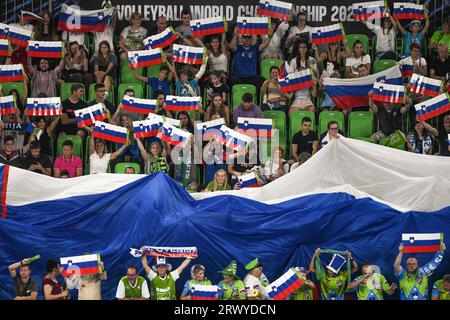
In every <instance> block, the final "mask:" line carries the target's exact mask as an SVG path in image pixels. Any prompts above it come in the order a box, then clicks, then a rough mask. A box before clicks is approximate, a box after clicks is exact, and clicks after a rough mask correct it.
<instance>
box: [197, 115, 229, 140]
mask: <svg viewBox="0 0 450 320" xmlns="http://www.w3.org/2000/svg"><path fill="white" fill-rule="evenodd" d="M224 124H225V119H224V118H220V119H216V120H211V121H206V122H201V123H197V124H196V127H197V131H199V132H201V134H202V138H203V141H208V140H211V138H212V137H214V136H217V135H220V134H221V132H220V127H222V125H224Z"/></svg>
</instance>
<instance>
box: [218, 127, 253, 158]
mask: <svg viewBox="0 0 450 320" xmlns="http://www.w3.org/2000/svg"><path fill="white" fill-rule="evenodd" d="M219 130H220V131H221V134H220V136H218V139H217V141H218V142H220V143H221V144H223V145H224V146H225V147H227V148H232V149H233V150H234V151H237V152H239V153H242V152H244V151H245V150H246V149H247V147H248V145H249V143H250V142H252V141H254V140H253V139H252V138H251V137H249V136H247V135H245V134H242V133H239V132H237V131H234V130H232V129H230V128H228V127H227V126H225V125H222V126H221V127H220V129H219Z"/></svg>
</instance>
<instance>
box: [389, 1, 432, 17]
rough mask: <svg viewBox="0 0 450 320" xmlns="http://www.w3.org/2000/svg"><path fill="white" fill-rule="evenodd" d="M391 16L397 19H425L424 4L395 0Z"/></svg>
mask: <svg viewBox="0 0 450 320" xmlns="http://www.w3.org/2000/svg"><path fill="white" fill-rule="evenodd" d="M393 17H394V18H395V19H397V20H405V19H408V20H409V19H412V20H425V9H424V5H423V4H415V3H409V2H395V3H394V14H393Z"/></svg>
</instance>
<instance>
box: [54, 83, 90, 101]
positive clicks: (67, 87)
mask: <svg viewBox="0 0 450 320" xmlns="http://www.w3.org/2000/svg"><path fill="white" fill-rule="evenodd" d="M72 85H73V83H69V82H67V83H63V84H62V85H61V90H60V96H61V101H64V100H66V99H67V98H70V96H71V95H72V92H71V88H72ZM81 85H82V86H83V88H84V97H83V100H85V101H86V87H85V86H84V84H82V83H81Z"/></svg>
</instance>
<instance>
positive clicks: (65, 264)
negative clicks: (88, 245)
mask: <svg viewBox="0 0 450 320" xmlns="http://www.w3.org/2000/svg"><path fill="white" fill-rule="evenodd" d="M99 261H100V255H99V254H87V255H83V256H75V257H65V258H60V263H61V267H62V268H63V269H64V271H63V272H62V275H63V277H70V276H74V275H88V274H98V273H100V272H101V268H100V265H99Z"/></svg>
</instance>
